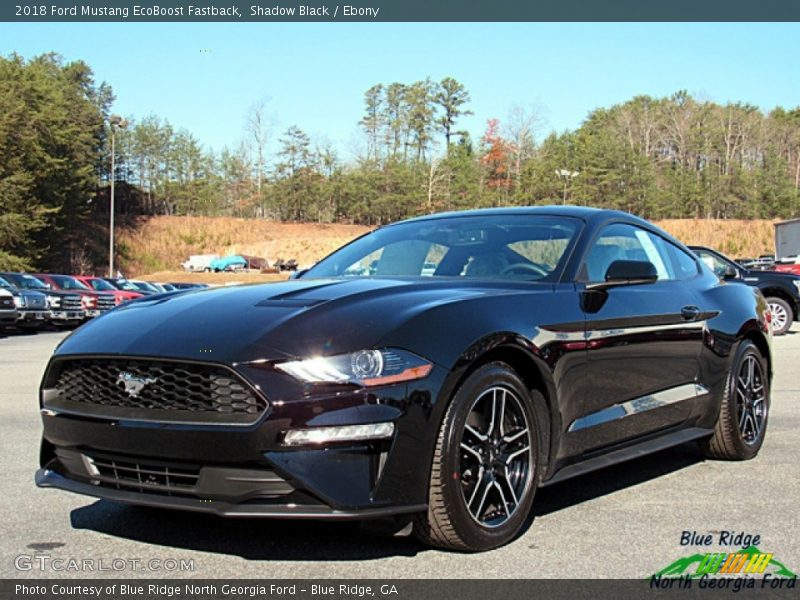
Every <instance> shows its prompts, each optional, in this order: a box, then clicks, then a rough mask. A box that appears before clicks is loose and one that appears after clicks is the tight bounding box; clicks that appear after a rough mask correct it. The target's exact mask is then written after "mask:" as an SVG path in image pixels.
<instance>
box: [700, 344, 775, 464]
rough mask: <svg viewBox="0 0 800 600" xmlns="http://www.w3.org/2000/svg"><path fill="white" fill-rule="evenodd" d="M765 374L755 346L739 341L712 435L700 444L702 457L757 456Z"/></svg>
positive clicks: (763, 426)
mask: <svg viewBox="0 0 800 600" xmlns="http://www.w3.org/2000/svg"><path fill="white" fill-rule="evenodd" d="M768 373H769V371H768V369H767V363H766V360H765V359H764V357H763V356H762V354H761V352H760V351H759V350H758V348H757V347H756V346H755V344H753V342H751V341H750V340H744V341H743V342H741V344H739V347H738V348H737V349H736V353H735V355H734V357H733V360H732V362H731V368H730V371H729V372H728V381H727V384H726V386H725V391H724V394H723V397H722V401H721V406H720V411H719V417H718V418H717V423H716V425H715V427H714V434H713V436H712V437H711V438H709V439H708V440H706V441H704V442H702V443H701V448H702V449H703V451H704V453H705V454H706V456H708V457H709V458H717V459H723V460H749V459H751V458H754V457H755V456H756V455H757V454H758V451H759V450H760V449H761V445H762V444H763V443H764V435H765V433H766V430H767V419H768V417H769V403H770V398H769V383H770V382H769V375H768Z"/></svg>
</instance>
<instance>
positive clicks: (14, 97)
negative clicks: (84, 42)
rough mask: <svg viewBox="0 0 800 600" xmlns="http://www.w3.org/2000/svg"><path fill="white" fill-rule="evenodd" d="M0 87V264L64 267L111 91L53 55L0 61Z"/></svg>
mask: <svg viewBox="0 0 800 600" xmlns="http://www.w3.org/2000/svg"><path fill="white" fill-rule="evenodd" d="M0 82H2V85H0V148H1V150H0V215H2V216H1V217H0V252H2V255H1V256H2V258H0V261H2V262H1V263H0V264H2V265H5V266H8V268H11V266H13V265H16V268H21V267H28V266H32V263H33V261H41V262H44V263H47V264H51V265H58V266H61V267H63V268H65V269H66V268H68V267H69V265H68V264H67V263H68V257H66V252H65V248H66V247H74V246H75V245H76V244H80V243H81V242H80V241H79V239H78V238H79V235H78V234H79V231H80V228H81V223H82V222H83V220H84V219H85V218H86V216H87V214H88V212H89V203H90V202H91V200H92V199H93V198H94V195H95V193H96V190H97V176H98V172H97V169H98V166H99V161H100V155H101V152H100V151H101V149H102V147H103V143H104V137H105V133H104V131H103V116H104V112H105V111H106V108H107V106H108V103H109V102H110V101H111V99H112V95H111V91H110V89H109V88H108V87H107V86H105V85H101V86H99V87H98V86H95V84H94V81H93V79H92V72H91V70H90V69H89V67H88V66H87V65H85V64H84V63H82V62H80V61H79V62H73V63H66V64H65V63H64V62H63V60H62V59H61V58H60V57H59V56H57V55H55V54H46V55H42V56H39V57H37V58H34V59H33V60H31V61H27V62H26V61H25V60H23V59H22V58H21V57H19V56H17V55H11V56H9V57H8V58H4V57H0ZM54 233H57V234H58V235H59V238H60V239H59V243H58V244H53V234H54Z"/></svg>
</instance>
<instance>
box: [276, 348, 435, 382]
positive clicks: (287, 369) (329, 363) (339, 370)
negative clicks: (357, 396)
mask: <svg viewBox="0 0 800 600" xmlns="http://www.w3.org/2000/svg"><path fill="white" fill-rule="evenodd" d="M275 367H276V368H277V369H280V370H281V371H283V372H284V373H288V374H289V375H291V376H292V377H294V378H295V379H299V380H300V381H302V382H304V383H355V384H358V385H364V386H374V385H387V384H390V383H399V382H401V381H411V380H413V379H422V378H423V377H426V376H427V375H428V373H430V372H431V369H432V368H433V365H432V364H431V363H429V362H428V361H426V360H424V359H422V358H420V357H419V356H417V355H416V354H412V353H411V352H406V351H405V350H395V349H387V350H359V351H358V352H353V353H351V354H339V355H337V356H318V357H315V358H308V359H306V360H293V361H289V362H283V363H278V364H276V365H275Z"/></svg>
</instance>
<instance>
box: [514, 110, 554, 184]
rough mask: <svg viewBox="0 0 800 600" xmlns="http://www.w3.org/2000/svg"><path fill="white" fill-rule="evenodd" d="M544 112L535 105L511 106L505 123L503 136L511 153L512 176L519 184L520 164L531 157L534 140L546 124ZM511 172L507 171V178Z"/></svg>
mask: <svg viewBox="0 0 800 600" xmlns="http://www.w3.org/2000/svg"><path fill="white" fill-rule="evenodd" d="M543 113H544V110H543V109H542V107H541V106H539V105H537V104H533V105H529V106H520V105H518V104H512V105H511V108H510V109H509V110H508V118H507V119H506V123H505V127H504V129H505V135H506V137H507V139H508V141H509V142H510V143H511V149H512V152H513V156H512V160H513V169H512V170H513V176H514V178H515V179H516V181H517V182H519V178H520V173H521V171H522V163H523V162H525V161H526V160H528V159H529V158H531V157H533V153H534V150H535V149H536V138H537V136H538V134H539V132H540V131H541V129H542V128H543V127H544V126H545V124H546V119H545V118H544V116H543ZM511 175H512V172H511V171H509V176H511Z"/></svg>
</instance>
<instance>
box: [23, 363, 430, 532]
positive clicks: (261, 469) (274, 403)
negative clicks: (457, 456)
mask: <svg viewBox="0 0 800 600" xmlns="http://www.w3.org/2000/svg"><path fill="white" fill-rule="evenodd" d="M239 372H240V373H242V374H243V375H244V376H245V377H246V378H247V379H248V380H249V381H251V382H254V381H257V383H256V385H257V386H258V388H259V389H264V390H270V392H269V393H267V394H266V395H267V396H268V399H269V401H270V406H269V408H268V409H267V410H266V411H265V412H264V413H263V414H262V415H260V417H259V418H258V420H257V421H255V422H253V423H252V424H246V425H245V424H239V425H209V424H208V423H205V424H203V423H176V422H174V423H156V422H144V421H136V420H126V419H124V418H99V417H95V416H91V415H87V414H68V413H63V412H59V411H58V410H50V409H48V407H47V404H46V403H45V407H44V409H43V410H42V415H43V416H42V418H43V422H44V438H43V442H42V452H41V458H40V466H41V469H40V470H39V471H37V473H36V483H37V485H38V486H40V487H53V488H59V489H63V490H67V491H71V492H75V493H81V494H86V495H90V496H95V497H100V498H107V499H110V500H115V501H121V502H127V503H133V504H143V505H148V506H162V507H169V508H176V509H184V510H191V511H200V512H210V513H215V514H218V515H223V516H263V517H285V518H308V519H313V518H320V519H328V518H331V519H370V518H379V517H388V516H392V515H402V514H408V513H415V512H420V511H424V510H425V509H426V505H427V504H426V503H427V496H428V478H429V475H430V465H431V460H432V455H433V447H434V443H435V436H436V433H437V429H438V422H439V419H440V415H439V414H438V413H439V410H438V408H440V407H437V406H436V405H437V403H436V402H435V401H434V400H433V399H434V398H435V397H436V395H435V392H436V390H437V389H438V386H439V385H440V383H441V380H442V378H443V377H444V373H443V372H442V373H439V372H438V371H437V370H436V369H434V371H433V372H432V373H431V374H430V375H429V376H428V377H427V378H426V379H424V380H420V381H416V382H413V384H408V385H407V384H398V385H394V386H387V387H385V388H380V389H354V388H350V389H348V390H342V389H337V390H327V391H319V392H316V390H315V393H309V390H308V389H306V388H303V386H301V385H299V384H297V383H296V382H294V380H292V379H291V378H290V377H288V376H287V375H285V374H282V373H280V372H278V371H269V372H260V373H254V372H248V371H245V370H243V369H240V370H239ZM45 397H47V394H45ZM387 421H391V422H393V423H394V425H395V433H394V436H393V438H392V439H389V440H371V441H363V442H338V443H331V444H326V445H322V446H320V445H308V446H298V447H287V446H286V445H284V444H283V442H282V439H283V436H284V435H285V432H286V431H287V430H288V429H302V428H309V427H331V426H341V425H351V424H366V423H381V422H387ZM433 423H436V424H435V425H434V424H433ZM93 464H96V465H105V467H101V470H104V472H102V473H98V472H96V470H94V467H93ZM115 465H116V468H117V469H116V471H115V470H114V466H115ZM120 465H121V466H120ZM188 471H190V472H191V473H193V475H192V476H193V477H195V479H194V480H193V481H194V483H193V484H192V485H191V486H188V487H186V486H184V487H182V488H181V489H174V486H173V487H170V486H169V479H168V478H169V477H171V478H174V477H175V473H178V474H180V473H185V472H188ZM178 476H179V477H180V475H178ZM173 481H174V479H173Z"/></svg>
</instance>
